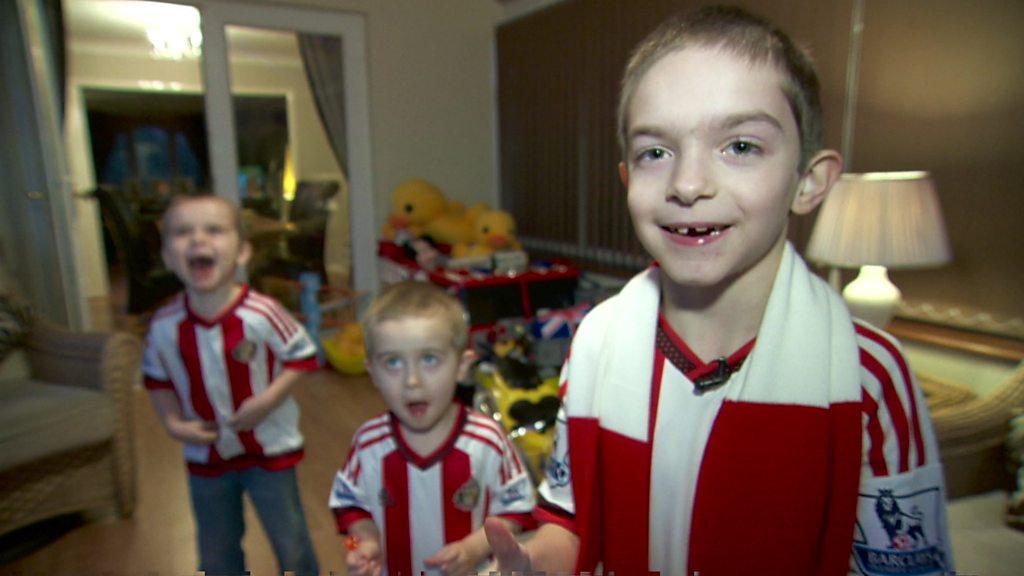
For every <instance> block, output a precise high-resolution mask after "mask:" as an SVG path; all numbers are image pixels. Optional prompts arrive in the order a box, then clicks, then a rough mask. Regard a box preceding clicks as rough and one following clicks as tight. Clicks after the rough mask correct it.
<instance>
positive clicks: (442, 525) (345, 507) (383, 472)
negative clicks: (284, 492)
mask: <svg viewBox="0 0 1024 576" xmlns="http://www.w3.org/2000/svg"><path fill="white" fill-rule="evenodd" d="M534 502H535V497H534V491H533V485H532V484H531V482H530V477H529V473H528V471H527V469H526V468H525V467H524V466H523V463H522V462H521V461H520V459H519V455H518V454H517V453H516V451H515V449H514V447H513V446H512V443H511V441H510V440H509V438H508V436H507V435H506V434H505V432H504V431H503V430H502V429H501V426H500V425H498V423H497V422H495V421H494V420H492V419H491V418H488V417H486V416H484V415H483V414H480V413H478V412H475V411H471V410H467V409H466V408H464V407H461V406H460V411H459V416H458V418H457V421H456V424H455V427H454V428H453V429H452V432H451V434H450V436H449V437H448V439H447V440H446V441H445V442H444V443H443V444H442V445H441V446H440V447H439V448H438V449H437V450H436V451H435V452H434V453H433V454H430V455H429V456H426V457H423V456H419V455H418V454H416V453H415V452H413V451H412V449H411V448H410V447H409V446H408V445H407V444H406V443H405V441H404V440H403V438H402V434H401V431H400V428H399V422H398V420H397V419H396V417H395V416H394V415H393V414H391V413H390V412H389V413H385V414H383V415H381V416H378V417H376V418H373V419H371V420H369V421H367V422H366V423H365V424H363V425H362V427H360V428H359V430H357V431H356V434H355V436H354V438H353V440H352V448H351V449H350V451H349V455H348V459H347V460H346V461H345V464H344V466H343V467H342V468H341V470H339V471H338V473H337V475H336V476H335V480H334V487H333V489H332V491H331V496H330V499H329V505H330V507H331V509H332V510H333V511H334V513H335V516H336V518H337V521H338V531H339V532H341V533H345V532H347V530H348V527H349V526H350V525H351V524H352V523H353V522H355V521H356V520H359V519H361V518H372V519H373V521H374V523H375V524H376V525H377V528H378V529H379V530H380V533H381V537H382V539H383V542H382V544H383V548H384V551H385V558H386V565H385V566H386V567H385V572H384V573H385V574H392V575H395V574H420V572H421V571H424V572H427V573H432V572H429V571H428V569H427V567H426V566H424V564H423V561H424V560H425V559H426V558H429V557H430V556H432V555H434V554H436V553H437V552H438V551H439V550H440V549H441V548H442V547H443V546H445V545H446V544H448V543H451V542H455V541H457V540H460V539H462V538H464V537H465V536H468V535H469V534H470V533H471V532H473V531H474V530H476V529H477V528H479V527H480V526H482V525H483V521H484V518H486V517H487V516H502V517H505V518H508V519H510V520H512V521H515V522H517V523H519V524H521V525H523V526H524V527H527V528H528V527H531V526H532V525H533V519H532V516H531V512H532V511H533V506H534Z"/></svg>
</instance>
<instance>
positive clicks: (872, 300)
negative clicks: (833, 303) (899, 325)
mask: <svg viewBox="0 0 1024 576" xmlns="http://www.w3.org/2000/svg"><path fill="white" fill-rule="evenodd" d="M900 296H901V295H900V290H899V288H897V287H896V286H895V285H894V284H893V283H892V282H890V281H889V273H888V271H887V270H886V269H885V266H861V267H860V274H858V275H857V278H855V279H854V280H853V282H850V283H849V284H847V285H846V288H845V289H843V299H844V300H846V305H847V306H848V307H849V308H850V314H852V315H853V316H855V317H856V318H859V319H861V320H865V321H867V322H869V323H871V324H873V325H875V326H877V327H879V328H885V326H886V324H888V323H889V320H892V315H893V313H894V312H895V311H896V305H897V304H899V302H900Z"/></svg>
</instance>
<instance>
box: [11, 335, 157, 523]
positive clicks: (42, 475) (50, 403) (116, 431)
mask: <svg viewBox="0 0 1024 576" xmlns="http://www.w3.org/2000/svg"><path fill="white" fill-rule="evenodd" d="M21 352H23V354H24V359H25V360H27V362H23V363H22V364H23V365H27V372H28V373H27V374H19V375H17V376H14V377H6V378H4V379H3V380H0V534H5V533H7V532H10V531H12V530H15V529H17V528H20V527H22V526H26V525H28V524H31V523H33V522H36V521H39V520H43V519H47V518H50V517H54V516H58V515H62V514H67V513H73V512H84V511H98V510H100V509H105V510H112V511H115V512H117V513H118V514H119V515H120V516H122V517H127V516H130V515H131V514H132V512H133V510H134V508H135V460H134V458H135V457H134V450H133V435H132V416H131V407H132V396H131V392H132V387H133V385H134V383H135V382H136V381H137V379H138V376H139V370H140V362H141V346H140V345H139V342H138V340H137V339H136V338H135V337H134V336H131V335H128V334H125V333H114V334H100V333H76V332H69V331H67V330H63V329H59V328H55V327H50V326H42V325H40V323H36V324H35V325H34V326H32V327H31V329H30V332H29V335H28V339H27V342H26V344H25V346H24V347H23V349H22V350H21ZM12 360H13V359H12Z"/></svg>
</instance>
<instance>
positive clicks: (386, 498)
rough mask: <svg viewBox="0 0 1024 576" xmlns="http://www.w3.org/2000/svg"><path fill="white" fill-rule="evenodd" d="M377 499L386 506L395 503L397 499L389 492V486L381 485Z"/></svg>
mask: <svg viewBox="0 0 1024 576" xmlns="http://www.w3.org/2000/svg"><path fill="white" fill-rule="evenodd" d="M377 499H378V500H379V501H380V505H381V506H383V507H384V508H387V507H388V506H394V505H395V499H394V498H392V497H391V492H388V488H387V486H381V488H380V492H378V493H377Z"/></svg>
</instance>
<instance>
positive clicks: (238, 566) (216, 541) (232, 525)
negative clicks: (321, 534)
mask: <svg viewBox="0 0 1024 576" xmlns="http://www.w3.org/2000/svg"><path fill="white" fill-rule="evenodd" d="M188 485H189V491H190V492H191V494H192V513H193V514H194V515H195V520H196V533H197V534H196V537H197V538H196V539H197V541H198V544H199V570H202V571H205V572H206V574H208V575H210V576H213V575H221V574H230V575H237V574H244V573H245V558H244V557H243V554H242V535H243V534H244V533H245V518H244V516H243V515H242V510H243V508H242V494H243V493H248V494H249V499H250V500H252V503H253V505H254V506H255V508H256V512H257V514H258V515H259V518H260V523H262V524H263V529H264V530H266V532H267V537H268V538H269V539H270V543H271V545H272V546H273V547H274V554H275V555H276V556H277V563H278V573H281V572H283V571H285V570H289V571H293V572H295V574H296V576H298V575H300V574H319V573H320V569H319V566H318V565H317V561H316V553H315V552H314V551H313V543H312V541H311V540H310V537H309V528H308V527H307V526H306V515H305V513H303V511H302V502H301V501H300V500H299V485H298V482H297V481H296V478H295V468H289V469H287V470H280V471H276V472H268V471H266V470H263V469H262V468H248V469H245V470H241V471H238V472H228V473H226V474H224V475H223V476H217V477H214V478H208V477H203V476H196V475H194V474H189V477H188ZM259 572H261V573H262V572H263V571H262V570H259Z"/></svg>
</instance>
